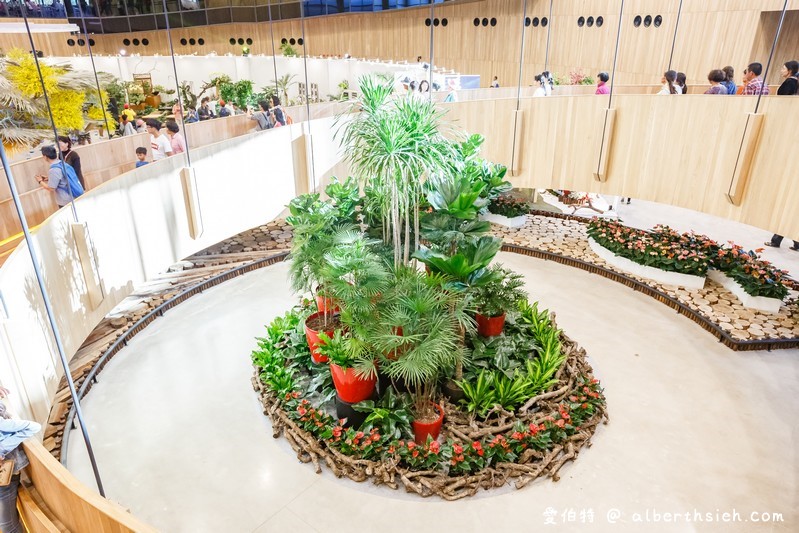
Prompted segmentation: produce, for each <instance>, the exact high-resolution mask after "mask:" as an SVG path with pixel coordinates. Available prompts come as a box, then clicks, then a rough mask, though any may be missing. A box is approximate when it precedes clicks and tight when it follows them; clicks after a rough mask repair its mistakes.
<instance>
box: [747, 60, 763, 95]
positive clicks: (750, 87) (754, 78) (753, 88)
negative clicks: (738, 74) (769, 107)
mask: <svg viewBox="0 0 799 533" xmlns="http://www.w3.org/2000/svg"><path fill="white" fill-rule="evenodd" d="M762 73H763V65H761V64H760V63H750V64H749V66H747V67H746V70H745V71H744V83H746V87H744V90H743V92H742V93H741V94H743V95H745V96H752V95H758V94H762V95H768V94H769V90H768V85H766V84H765V83H763V80H761V79H760V74H762Z"/></svg>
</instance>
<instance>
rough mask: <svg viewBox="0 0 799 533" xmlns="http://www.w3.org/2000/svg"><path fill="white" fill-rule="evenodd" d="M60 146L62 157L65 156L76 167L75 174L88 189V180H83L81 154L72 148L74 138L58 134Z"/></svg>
mask: <svg viewBox="0 0 799 533" xmlns="http://www.w3.org/2000/svg"><path fill="white" fill-rule="evenodd" d="M58 147H59V148H60V149H61V157H63V158H64V161H66V162H67V163H68V164H69V165H70V166H71V167H72V168H74V169H75V174H77V175H78V181H79V182H80V186H81V187H83V190H84V191H85V190H86V182H85V181H83V171H82V170H81V168H80V156H79V155H78V154H77V153H76V152H75V151H73V150H72V139H70V138H69V137H67V136H66V135H59V136H58Z"/></svg>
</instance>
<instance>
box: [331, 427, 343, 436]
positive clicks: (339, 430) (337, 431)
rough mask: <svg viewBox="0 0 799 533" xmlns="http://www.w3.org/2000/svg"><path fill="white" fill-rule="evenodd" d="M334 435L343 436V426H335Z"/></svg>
mask: <svg viewBox="0 0 799 533" xmlns="http://www.w3.org/2000/svg"><path fill="white" fill-rule="evenodd" d="M333 436H334V437H337V438H338V437H341V426H336V427H334V428H333Z"/></svg>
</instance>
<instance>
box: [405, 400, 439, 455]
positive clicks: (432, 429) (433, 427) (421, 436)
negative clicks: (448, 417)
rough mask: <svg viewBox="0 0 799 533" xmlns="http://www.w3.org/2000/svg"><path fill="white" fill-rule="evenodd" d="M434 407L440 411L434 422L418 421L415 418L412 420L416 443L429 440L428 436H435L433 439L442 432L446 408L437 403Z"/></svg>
mask: <svg viewBox="0 0 799 533" xmlns="http://www.w3.org/2000/svg"><path fill="white" fill-rule="evenodd" d="M433 407H434V408H435V410H436V411H438V419H437V420H435V421H434V422H418V421H416V420H414V421H413V422H411V425H413V436H414V440H415V441H416V444H420V445H422V444H424V443H426V442H427V437H433V440H436V439H437V438H438V434H439V433H441V424H443V423H444V409H443V408H442V407H441V406H440V405H438V404H437V403H434V404H433Z"/></svg>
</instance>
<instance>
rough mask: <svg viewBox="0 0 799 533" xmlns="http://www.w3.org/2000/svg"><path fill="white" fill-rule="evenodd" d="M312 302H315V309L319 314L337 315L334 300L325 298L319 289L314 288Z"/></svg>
mask: <svg viewBox="0 0 799 533" xmlns="http://www.w3.org/2000/svg"><path fill="white" fill-rule="evenodd" d="M314 300H316V308H317V309H318V310H319V312H320V313H337V312H338V310H339V309H338V305H336V300H334V299H333V298H328V297H327V296H325V295H324V293H323V292H322V288H321V287H317V288H316V296H314Z"/></svg>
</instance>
